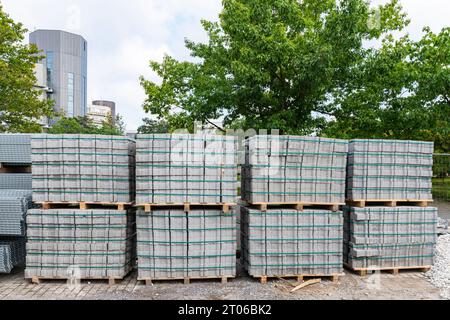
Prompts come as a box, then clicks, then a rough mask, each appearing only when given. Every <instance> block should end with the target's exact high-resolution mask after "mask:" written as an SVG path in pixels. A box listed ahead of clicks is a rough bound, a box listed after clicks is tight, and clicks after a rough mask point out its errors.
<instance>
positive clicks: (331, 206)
mask: <svg viewBox="0 0 450 320" xmlns="http://www.w3.org/2000/svg"><path fill="white" fill-rule="evenodd" d="M343 205H345V203H326V202H247V203H245V206H248V207H253V208H257V209H258V210H260V211H267V210H268V209H275V208H292V209H295V210H297V211H304V210H305V209H324V210H329V211H333V212H337V211H339V208H340V206H343Z"/></svg>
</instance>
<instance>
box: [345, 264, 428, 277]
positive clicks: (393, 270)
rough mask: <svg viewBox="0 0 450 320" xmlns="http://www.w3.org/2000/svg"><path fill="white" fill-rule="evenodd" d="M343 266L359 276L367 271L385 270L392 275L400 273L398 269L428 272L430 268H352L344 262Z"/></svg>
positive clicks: (363, 275)
mask: <svg viewBox="0 0 450 320" xmlns="http://www.w3.org/2000/svg"><path fill="white" fill-rule="evenodd" d="M344 267H345V268H346V269H347V270H349V271H352V272H355V273H357V274H358V275H359V276H361V277H365V276H367V274H368V273H372V272H377V271H379V272H381V271H385V272H389V273H391V274H393V275H398V274H399V273H400V271H414V270H416V271H418V272H428V271H430V269H431V266H411V267H385V268H384V267H380V268H377V267H375V268H352V267H351V266H349V265H348V264H346V263H344Z"/></svg>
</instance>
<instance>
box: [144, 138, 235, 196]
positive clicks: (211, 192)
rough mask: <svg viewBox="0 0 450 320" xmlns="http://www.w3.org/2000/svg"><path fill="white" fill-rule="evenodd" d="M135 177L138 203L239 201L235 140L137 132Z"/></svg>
mask: <svg viewBox="0 0 450 320" xmlns="http://www.w3.org/2000/svg"><path fill="white" fill-rule="evenodd" d="M136 176H137V179H136V202H137V203H138V204H147V203H155V204H162V203H175V204H183V203H197V204H205V203H236V198H237V156H236V139H235V137H230V136H219V135H205V134H195V135H188V134H173V135H162V134H155V135H138V136H137V151H136Z"/></svg>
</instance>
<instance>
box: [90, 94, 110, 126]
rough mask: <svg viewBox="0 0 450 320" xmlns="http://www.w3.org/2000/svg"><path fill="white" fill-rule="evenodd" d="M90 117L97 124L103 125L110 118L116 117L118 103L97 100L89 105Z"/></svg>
mask: <svg viewBox="0 0 450 320" xmlns="http://www.w3.org/2000/svg"><path fill="white" fill-rule="evenodd" d="M87 115H88V117H89V118H90V119H91V120H92V121H93V122H94V123H95V124H96V125H99V126H100V125H102V124H103V122H105V121H106V120H107V119H108V117H109V116H111V118H112V119H114V118H115V117H116V103H115V102H112V101H103V100H97V101H93V102H92V104H91V105H89V109H88V114H87Z"/></svg>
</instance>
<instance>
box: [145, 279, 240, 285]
mask: <svg viewBox="0 0 450 320" xmlns="http://www.w3.org/2000/svg"><path fill="white" fill-rule="evenodd" d="M229 279H234V277H187V278H157V279H156V278H155V279H153V278H138V279H137V280H138V281H143V282H144V283H145V285H147V286H150V285H153V282H159V281H183V283H184V284H190V283H191V281H194V280H198V281H201V280H203V281H204V280H220V281H221V282H222V284H226V283H228V280H229Z"/></svg>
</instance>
